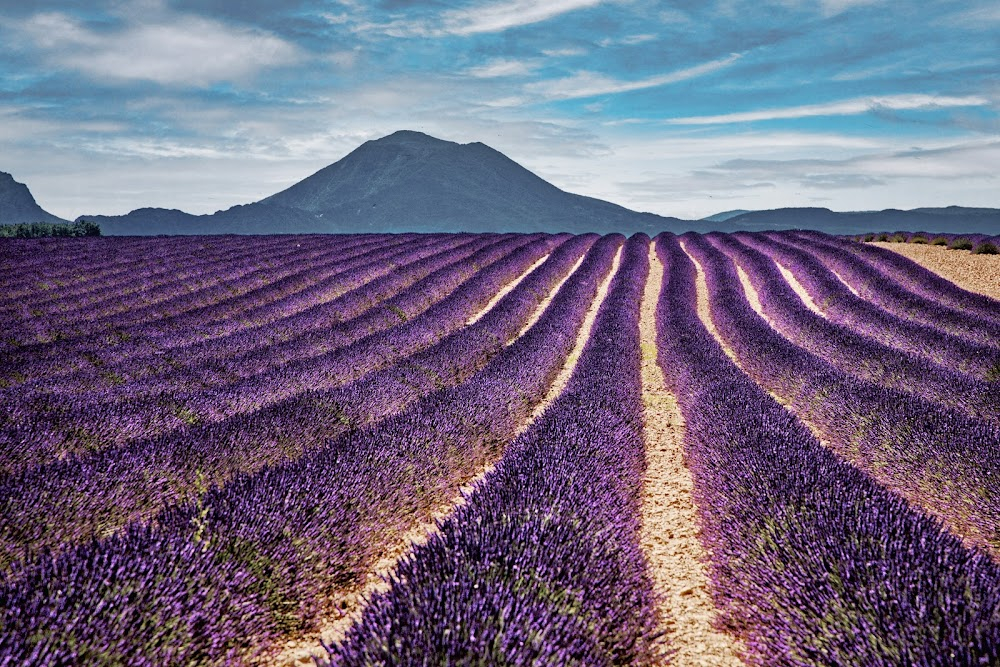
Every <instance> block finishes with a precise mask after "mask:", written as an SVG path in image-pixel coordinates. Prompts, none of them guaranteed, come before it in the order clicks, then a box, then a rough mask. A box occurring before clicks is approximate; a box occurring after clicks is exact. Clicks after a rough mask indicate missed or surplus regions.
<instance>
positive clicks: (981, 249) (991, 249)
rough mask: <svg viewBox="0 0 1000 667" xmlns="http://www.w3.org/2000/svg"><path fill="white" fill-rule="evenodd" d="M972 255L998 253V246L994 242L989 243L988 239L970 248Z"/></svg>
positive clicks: (999, 250)
mask: <svg viewBox="0 0 1000 667" xmlns="http://www.w3.org/2000/svg"><path fill="white" fill-rule="evenodd" d="M972 254H973V255H997V254H1000V248H997V246H996V244H995V243H990V242H989V241H983V242H982V243H980V244H979V245H977V246H976V247H975V248H973V249H972Z"/></svg>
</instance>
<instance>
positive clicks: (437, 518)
mask: <svg viewBox="0 0 1000 667" xmlns="http://www.w3.org/2000/svg"><path fill="white" fill-rule="evenodd" d="M621 255H622V249H621V248H619V249H618V253H617V254H616V255H615V259H614V262H613V263H612V265H611V270H610V271H609V272H608V275H607V276H606V277H605V279H604V280H603V281H602V283H601V285H600V286H599V288H598V290H597V296H596V297H595V298H594V301H593V303H591V305H590V308H588V310H587V314H586V316H585V317H584V321H583V326H581V327H580V331H579V333H578V334H577V337H576V342H575V344H574V346H573V350H572V351H571V352H570V354H569V356H568V357H567V358H566V361H565V363H564V364H563V367H562V368H561V369H560V370H559V374H558V375H557V376H556V379H555V381H554V382H553V383H552V386H551V387H549V391H548V393H547V394H546V395H545V398H544V399H543V400H542V402H541V403H539V404H538V406H537V407H536V408H535V410H534V412H533V413H532V414H531V416H530V417H529V418H528V419H527V420H526V421H525V422H524V423H523V424H522V425H521V427H520V428H519V429H518V430H517V433H516V434H515V435H514V438H513V439H516V438H517V436H519V435H521V434H522V433H524V431H526V430H527V429H528V427H530V426H531V424H533V423H534V422H535V420H536V419H538V417H539V416H540V415H541V414H542V413H543V412H544V411H545V409H546V408H547V407H548V406H549V405H551V404H552V402H553V401H555V400H556V398H558V397H559V394H561V393H562V391H563V390H564V389H565V388H566V385H567V383H568V382H569V378H570V376H572V374H573V370H574V369H575V368H576V364H577V361H578V360H579V359H580V355H581V354H582V353H583V348H584V347H585V346H586V344H587V341H588V340H590V332H591V329H593V327H594V321H595V320H596V319H597V311H598V310H599V309H600V307H601V304H602V303H604V299H605V298H606V297H607V295H608V289H609V288H610V286H611V279H612V278H613V277H614V276H615V274H616V273H618V267H619V265H620V264H621ZM584 256H586V253H585V254H584ZM582 262H583V257H581V258H580V260H579V261H578V262H577V263H576V264H575V265H574V266H573V268H572V269H571V270H570V272H569V273H568V274H567V275H566V277H565V278H563V279H562V280H561V281H560V282H559V284H557V285H556V287H555V288H554V289H553V290H552V291H551V292H550V293H549V295H548V296H547V297H546V298H545V299H544V300H543V301H542V302H541V303H539V304H538V307H537V309H536V310H535V312H534V313H533V314H532V317H531V320H530V324H534V323H535V322H537V321H538V320H539V318H541V316H542V313H543V312H544V311H545V309H546V308H547V307H548V305H549V303H551V301H552V299H553V297H555V295H556V293H557V292H558V291H559V288H561V287H562V286H563V284H564V283H565V282H566V280H568V279H569V276H571V275H572V274H573V272H575V271H576V269H577V268H578V267H579V266H580V264H581V263H582ZM536 266H537V265H536ZM532 268H534V267H532ZM528 273H530V270H529V272H528ZM525 275H527V273H526V274H525ZM523 277H524V276H522V277H521V278H519V279H518V280H520V279H522V278H523ZM530 324H529V326H527V327H525V328H524V329H523V330H522V331H521V332H520V333H519V334H518V338H519V337H521V336H523V335H524V334H525V333H526V332H527V331H528V329H530V328H531V326H530ZM513 439H512V440H513ZM495 467H496V462H494V463H492V464H490V465H487V466H485V467H484V468H483V469H481V470H480V471H479V472H478V473H477V474H476V475H475V476H474V477H473V478H471V479H470V480H468V481H467V482H466V483H465V484H464V485H462V487H461V488H460V489H459V491H458V494H457V495H455V496H454V497H453V498H452V499H451V500H450V501H449V502H447V503H445V504H443V505H442V506H440V507H438V508H437V509H436V510H435V511H434V512H433V514H432V519H431V520H430V521H427V522H426V523H421V524H419V525H416V526H414V527H413V528H411V529H410V530H409V531H407V532H406V533H403V534H401V535H400V536H399V539H398V541H397V542H396V543H395V544H393V545H389V546H387V548H386V551H385V554H384V555H383V556H382V558H381V559H380V560H379V562H378V563H377V564H376V565H375V568H374V569H373V570H372V571H370V572H369V573H368V576H367V578H366V580H365V583H364V585H363V586H362V588H361V589H360V590H358V591H357V592H355V593H354V594H352V595H351V596H349V597H348V598H347V599H345V600H344V602H343V604H342V605H341V609H342V611H341V614H340V615H338V617H337V618H335V619H330V621H329V622H328V623H327V624H326V625H324V626H323V628H322V629H321V631H320V633H319V634H320V637H321V638H322V640H323V642H325V643H326V644H334V643H336V642H339V641H341V640H343V638H344V637H345V636H346V634H347V631H348V630H350V628H351V626H352V625H353V624H354V623H355V622H356V621H357V620H358V618H360V616H361V614H362V613H363V611H364V608H365V605H366V604H367V601H368V600H370V599H371V598H372V596H374V595H376V594H378V593H380V592H383V591H386V590H388V589H389V583H388V577H389V575H390V574H391V573H392V571H393V570H395V569H396V565H397V564H398V563H399V561H400V560H402V559H403V558H404V557H406V556H407V555H409V554H410V553H412V552H413V550H414V549H416V548H417V547H419V546H420V545H422V544H425V543H426V542H427V540H429V539H430V537H431V535H433V534H434V533H436V532H437V530H438V523H439V522H443V521H446V520H447V519H448V517H450V516H451V515H452V514H454V513H455V511H456V510H457V509H458V508H459V507H461V506H462V505H464V504H465V503H466V502H467V498H468V496H469V494H471V493H472V491H473V488H474V487H475V485H476V483H478V482H479V481H480V480H481V479H483V478H484V477H486V475H488V474H489V473H490V472H491V471H492V470H493V469H494V468H495ZM316 644H317V642H316V640H315V639H304V640H299V641H295V642H290V643H288V644H287V645H286V647H285V648H284V650H282V652H281V653H280V654H278V656H276V657H275V658H273V659H272V660H270V661H268V663H267V664H269V665H271V666H272V667H304V666H306V665H313V664H314V662H313V656H314V655H317V654H320V653H321V652H322V651H321V649H319V648H318V647H317V645H316ZM692 664H696V663H692ZM712 664H716V663H712Z"/></svg>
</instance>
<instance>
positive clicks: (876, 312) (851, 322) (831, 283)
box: [736, 234, 1000, 379]
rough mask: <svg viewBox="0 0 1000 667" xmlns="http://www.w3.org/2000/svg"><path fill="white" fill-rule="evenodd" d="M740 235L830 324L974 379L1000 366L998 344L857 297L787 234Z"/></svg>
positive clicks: (981, 377) (743, 240) (988, 375)
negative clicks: (787, 240)
mask: <svg viewBox="0 0 1000 667" xmlns="http://www.w3.org/2000/svg"><path fill="white" fill-rule="evenodd" d="M736 237H737V238H738V239H739V240H740V241H741V242H743V243H746V244H747V245H749V246H750V247H752V248H755V249H757V250H760V251H762V252H764V253H765V254H767V255H768V256H769V257H770V258H771V259H772V260H773V261H775V262H777V263H780V264H781V265H782V266H784V267H785V268H787V269H788V270H789V271H791V272H792V274H793V275H794V276H795V277H796V279H797V280H798V282H799V283H800V284H801V285H802V287H803V288H804V289H805V290H806V292H807V293H808V294H809V296H810V298H811V299H812V300H813V301H814V302H815V303H817V304H819V305H820V307H821V309H822V311H823V314H824V315H825V316H826V317H827V318H828V319H829V320H831V321H832V322H836V323H838V324H842V325H844V326H846V327H849V328H850V329H853V330H854V331H857V332H858V333H860V334H862V335H864V336H867V337H869V338H872V339H874V340H877V341H879V342H881V343H883V344H885V345H888V346H890V347H893V348H896V349H899V350H902V351H904V352H909V353H911V354H917V355H920V356H922V357H924V358H925V359H928V360H929V361H932V362H934V363H935V364H938V365H941V366H945V367H947V368H949V369H952V370H955V371H958V372H960V373H964V374H967V375H970V376H972V377H975V378H980V379H985V378H988V377H990V373H991V372H992V371H993V369H994V368H995V367H998V366H1000V351H998V350H997V349H996V347H995V346H989V345H980V344H977V343H972V342H970V341H967V340H965V339H963V338H959V337H957V336H952V335H951V334H948V333H945V332H943V331H941V330H940V329H938V328H936V327H934V326H933V325H929V324H923V323H921V322H917V321H913V320H910V319H908V318H903V317H899V316H896V315H893V314H892V313H890V312H888V311H886V310H884V309H883V308H880V307H879V306H877V305H875V304H873V303H871V302H869V301H866V300H865V299H862V298H860V297H858V296H855V295H854V293H853V292H851V290H850V288H848V287H847V285H845V284H844V283H843V282H841V280H840V279H839V278H837V276H836V275H835V274H834V273H833V272H832V271H830V269H828V268H827V267H826V266H825V265H824V264H823V263H822V262H821V261H819V260H818V259H816V257H814V256H813V255H811V254H810V253H808V252H806V251H805V250H802V249H800V248H796V247H794V246H792V245H789V244H787V243H784V242H783V241H781V240H780V239H781V238H783V237H768V236H766V235H764V234H738V235H737V236H736Z"/></svg>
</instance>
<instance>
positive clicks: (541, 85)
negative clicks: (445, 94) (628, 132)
mask: <svg viewBox="0 0 1000 667" xmlns="http://www.w3.org/2000/svg"><path fill="white" fill-rule="evenodd" d="M740 57H741V55H740V54H738V53H734V54H732V55H730V56H727V57H725V58H720V59H719V60H712V61H710V62H707V63H702V64H701V65H695V66H694V67H688V68H685V69H680V70H675V71H673V72H668V73H667V74H660V75H657V76H651V77H647V78H645V79H637V80H634V81H628V80H622V79H615V78H612V77H608V76H604V75H602V74H597V73H595V72H588V71H583V72H577V73H576V74H574V75H573V76H570V77H566V78H564V79H553V80H549V81H539V82H536V83H532V84H529V85H528V86H527V88H528V90H529V91H531V92H534V93H538V94H540V95H542V96H543V97H545V98H546V99H550V100H569V99H577V98H581V97H595V96H597V95H612V94H616V93H628V92H632V91H634V90H643V89H645V88H656V87H657V86H665V85H667V84H671V83H677V82H679V81H686V80H688V79H694V78H697V77H700V76H705V75H706V74H711V73H712V72H716V71H718V70H721V69H724V68H726V67H729V66H730V65H732V64H733V63H735V62H736V61H737V60H739V59H740Z"/></svg>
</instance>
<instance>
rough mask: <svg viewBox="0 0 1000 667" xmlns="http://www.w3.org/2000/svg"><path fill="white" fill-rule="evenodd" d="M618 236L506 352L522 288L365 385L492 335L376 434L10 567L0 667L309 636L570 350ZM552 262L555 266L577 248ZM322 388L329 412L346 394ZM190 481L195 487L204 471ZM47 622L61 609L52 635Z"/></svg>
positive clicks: (364, 432) (525, 405) (498, 443)
mask: <svg viewBox="0 0 1000 667" xmlns="http://www.w3.org/2000/svg"><path fill="white" fill-rule="evenodd" d="M591 243H593V239H592V238H587V237H579V238H578V239H574V240H571V241H569V242H568V243H567V244H566V245H575V246H576V248H575V253H576V254H578V253H579V251H580V250H582V249H584V248H585V247H586V246H587V245H590V244H591ZM620 243H621V241H620V239H619V238H615V237H605V238H604V239H601V240H600V241H598V242H597V243H596V244H594V246H593V249H592V251H591V252H590V253H589V254H588V255H587V258H586V259H585V260H584V262H583V264H582V265H581V266H580V267H579V269H577V270H576V271H575V272H574V273H573V274H572V275H571V276H570V278H569V280H568V282H566V284H565V285H563V287H562V288H561V289H560V290H559V291H558V292H557V294H556V296H555V299H554V300H553V302H552V303H551V304H550V306H549V307H548V308H547V309H546V310H545V311H544V313H543V314H542V317H541V319H539V320H538V322H537V323H535V324H534V326H532V327H531V328H530V329H529V330H528V331H527V333H525V334H524V335H523V336H520V337H518V338H516V340H514V342H513V343H512V344H510V345H507V346H505V345H503V344H502V343H503V342H504V341H505V340H509V339H510V338H512V337H513V335H516V332H517V330H518V329H517V328H516V327H509V328H508V329H507V331H510V330H513V331H514V332H515V333H514V334H509V335H506V336H503V335H501V336H497V335H496V333H495V332H494V331H493V330H491V329H490V328H489V327H490V326H491V325H492V324H496V321H497V320H499V321H504V318H505V317H506V318H514V319H519V320H520V321H519V323H518V324H519V325H520V324H523V320H524V319H525V318H524V317H516V316H515V315H513V313H520V314H524V313H526V312H527V311H530V308H526V307H525V306H526V305H527V304H529V303H530V301H531V299H530V296H529V294H526V293H524V292H519V290H520V288H521V286H523V285H524V283H522V285H520V286H518V289H515V290H514V291H513V292H511V293H510V294H508V295H507V296H506V297H504V298H503V299H502V300H501V301H500V302H499V303H498V304H497V305H496V306H495V308H494V309H493V311H491V313H490V315H492V313H493V312H494V311H496V312H497V313H498V315H497V317H496V318H493V320H494V321H493V322H491V318H490V315H487V317H484V318H482V319H481V320H479V322H477V325H479V324H480V323H481V324H482V326H481V327H478V328H477V327H476V325H473V327H470V328H469V329H468V331H470V332H471V331H477V332H478V333H476V334H474V335H473V334H470V335H469V336H466V337H465V338H464V343H465V344H464V345H463V344H462V343H461V342H459V336H457V335H456V336H454V337H452V338H451V339H450V340H448V341H443V342H442V343H441V344H440V349H438V350H437V352H438V354H437V355H436V356H433V357H426V358H423V359H421V360H420V362H419V363H414V364H413V365H412V366H409V367H408V365H407V364H402V365H401V368H400V373H399V374H398V375H396V376H390V375H386V376H383V378H382V380H383V382H382V383H377V382H376V383H375V384H374V385H373V386H371V387H370V390H371V392H370V394H369V400H370V402H371V404H372V405H375V404H376V403H377V402H378V400H379V398H380V396H382V395H383V394H384V393H385V392H383V391H382V390H381V389H382V388H383V387H384V388H385V390H386V392H387V393H389V394H390V395H391V394H393V393H395V394H399V393H400V389H401V386H402V385H403V384H405V383H406V381H407V378H408V377H414V376H415V375H418V374H420V373H432V372H433V371H434V370H435V369H434V368H433V367H432V366H431V361H432V359H436V360H437V361H438V362H440V363H441V364H442V365H441V367H440V368H438V369H436V370H438V371H439V372H440V377H441V378H446V377H447V372H448V371H449V370H451V369H452V368H454V367H456V366H461V362H459V361H457V359H459V358H462V357H464V356H470V355H471V356H474V355H476V354H477V349H476V348H475V346H476V345H478V344H480V343H482V342H487V344H489V343H490V342H492V344H493V349H494V351H495V354H494V355H493V356H492V358H490V360H489V361H488V362H487V363H485V365H483V366H482V367H481V369H480V370H479V371H477V372H475V373H474V374H472V375H471V377H469V378H468V379H467V380H466V381H465V382H463V383H461V384H458V385H457V386H454V387H452V388H444V389H439V390H436V391H430V388H428V390H427V391H429V392H430V393H427V391H425V392H424V395H423V397H422V398H417V399H416V400H415V402H413V403H411V404H410V405H409V407H407V408H405V409H404V410H402V411H401V412H399V413H397V414H396V415H394V416H390V417H388V418H387V419H384V420H383V421H381V422H380V423H379V424H378V425H377V426H373V427H366V428H360V429H358V430H354V431H347V432H345V433H342V435H340V436H332V437H330V438H329V439H328V440H327V441H326V442H325V444H322V445H321V446H320V447H319V448H317V449H316V450H314V451H313V452H311V453H309V454H307V455H306V456H303V457H300V458H298V459H297V460H294V461H289V462H286V463H284V464H278V465H272V466H268V467H266V468H264V469H262V470H259V471H258V472H256V473H254V474H249V475H248V474H244V475H241V476H239V477H237V478H236V479H234V480H232V481H230V482H229V483H228V484H226V485H224V486H222V487H220V488H215V489H209V490H207V491H206V490H205V489H202V490H201V491H202V492H201V493H200V494H199V495H197V496H196V497H195V498H193V499H192V501H191V502H188V503H185V504H181V505H178V506H175V507H174V508H172V509H168V510H166V511H164V512H161V514H160V515H159V517H158V519H157V521H156V522H154V523H152V524H146V525H136V524H131V525H130V526H129V527H128V528H127V529H126V530H125V531H124V532H121V533H119V534H117V535H115V536H113V537H110V538H104V539H97V540H94V541H91V542H89V543H84V544H82V545H80V546H78V547H76V548H73V549H69V550H64V551H63V552H62V553H61V554H59V555H57V556H53V557H43V558H41V559H35V560H33V561H32V562H30V563H28V564H26V565H24V566H22V567H20V568H18V570H17V571H15V572H14V573H13V574H12V575H11V576H10V577H9V580H8V582H7V585H6V586H5V587H4V588H3V589H2V590H0V599H4V600H5V602H6V604H5V608H4V609H3V618H2V621H0V622H2V626H3V627H4V634H3V635H2V636H0V656H2V658H0V664H3V660H4V659H7V660H9V661H10V662H11V663H12V664H21V663H30V662H32V661H49V662H52V663H59V662H63V663H73V664H220V663H223V662H225V661H227V660H229V659H248V658H249V657H250V656H252V655H255V654H259V653H261V652H265V651H267V650H269V648H270V646H271V645H273V644H275V643H276V642H278V640H279V639H280V637H282V636H283V635H284V634H286V633H299V632H303V631H307V630H309V629H310V628H314V627H315V626H316V624H317V623H318V622H319V620H320V619H321V618H323V617H324V616H326V615H328V614H330V613H332V612H333V611H334V610H335V609H336V608H337V606H338V604H339V602H340V601H341V600H343V599H345V596H347V595H348V594H349V593H350V591H351V590H353V589H354V588H355V587H357V586H358V585H359V583H360V582H361V581H362V580H363V577H364V573H366V572H367V571H368V570H369V569H371V567H372V566H373V564H374V563H375V562H376V561H377V560H378V559H379V558H380V557H381V556H382V554H384V553H385V551H386V550H387V549H388V548H389V547H390V546H391V545H393V544H394V543H396V542H398V540H399V539H400V535H401V534H402V533H404V532H405V530H406V528H407V526H410V525H413V524H414V523H416V522H418V521H420V520H426V519H427V518H428V517H429V515H430V512H431V511H432V510H433V509H434V508H435V507H437V506H439V505H440V504H441V503H442V502H445V501H447V500H448V499H449V498H450V497H451V496H453V495H454V493H455V492H456V489H457V488H458V485H459V484H461V483H462V482H464V481H465V480H466V479H468V478H469V477H470V476H471V475H472V474H474V473H475V471H476V469H477V468H479V467H480V466H482V465H484V464H486V463H488V462H491V461H493V460H496V458H497V457H498V456H499V453H500V451H502V449H503V447H504V445H505V443H506V442H507V441H509V440H510V439H511V438H512V436H513V434H514V432H515V431H516V429H517V428H518V427H519V426H520V424H521V423H523V421H524V419H525V418H526V417H527V416H528V415H529V414H530V413H531V411H532V409H533V408H534V406H535V405H536V404H537V403H538V402H539V401H540V400H541V398H542V397H543V396H544V394H545V392H546V391H547V389H548V386H549V384H551V381H552V379H553V378H554V376H555V374H556V372H557V371H558V369H559V367H560V366H561V365H562V362H563V361H564V360H565V358H566V355H567V354H568V353H569V351H570V349H571V348H572V345H573V343H574V341H575V337H576V330H577V329H578V328H579V326H580V324H581V323H582V321H583V317H584V314H585V313H586V310H587V308H588V306H589V304H590V302H591V301H592V300H593V297H594V295H595V294H596V290H597V284H598V282H599V281H600V279H601V277H602V276H603V275H604V274H606V273H607V271H608V270H609V268H610V265H611V260H612V258H613V255H614V253H615V252H616V249H617V247H618V246H619V245H620ZM557 252H558V251H557ZM554 254H555V253H554ZM562 257H563V260H564V261H563V262H562V264H561V267H562V269H563V270H565V269H566V268H567V266H566V264H567V262H568V261H569V260H572V259H573V258H574V254H573V253H563V255H562ZM551 259H552V258H550V260H551ZM526 282H528V281H525V283H526ZM534 287H535V289H538V288H539V287H541V285H539V284H536V285H535V286H534ZM526 299H527V301H526ZM534 301H535V303H537V298H536V299H535V300H534ZM500 313H506V316H504V315H501V314H500ZM477 341H478V343H477ZM469 345H471V346H472V349H468V347H467V346H469ZM480 354H481V353H480ZM407 373H413V375H410V376H408V375H407ZM393 380H395V385H394V384H393V382H392V381H393ZM427 384H431V383H427ZM417 393H420V392H419V391H418V392H417ZM315 398H316V399H328V401H329V402H327V403H320V405H322V406H324V407H327V408H330V409H335V408H336V407H337V405H336V403H337V401H338V400H342V399H343V398H344V396H343V395H341V396H337V395H333V396H326V395H323V394H319V395H317V396H315ZM194 476H195V479H196V480H198V481H199V482H200V483H201V484H204V478H203V476H202V475H201V474H200V473H199V472H198V471H195V475H194ZM98 611H99V612H100V613H97V612H98ZM53 618H59V619H61V622H60V623H59V624H58V626H57V627H56V628H52V626H51V619H53Z"/></svg>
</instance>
